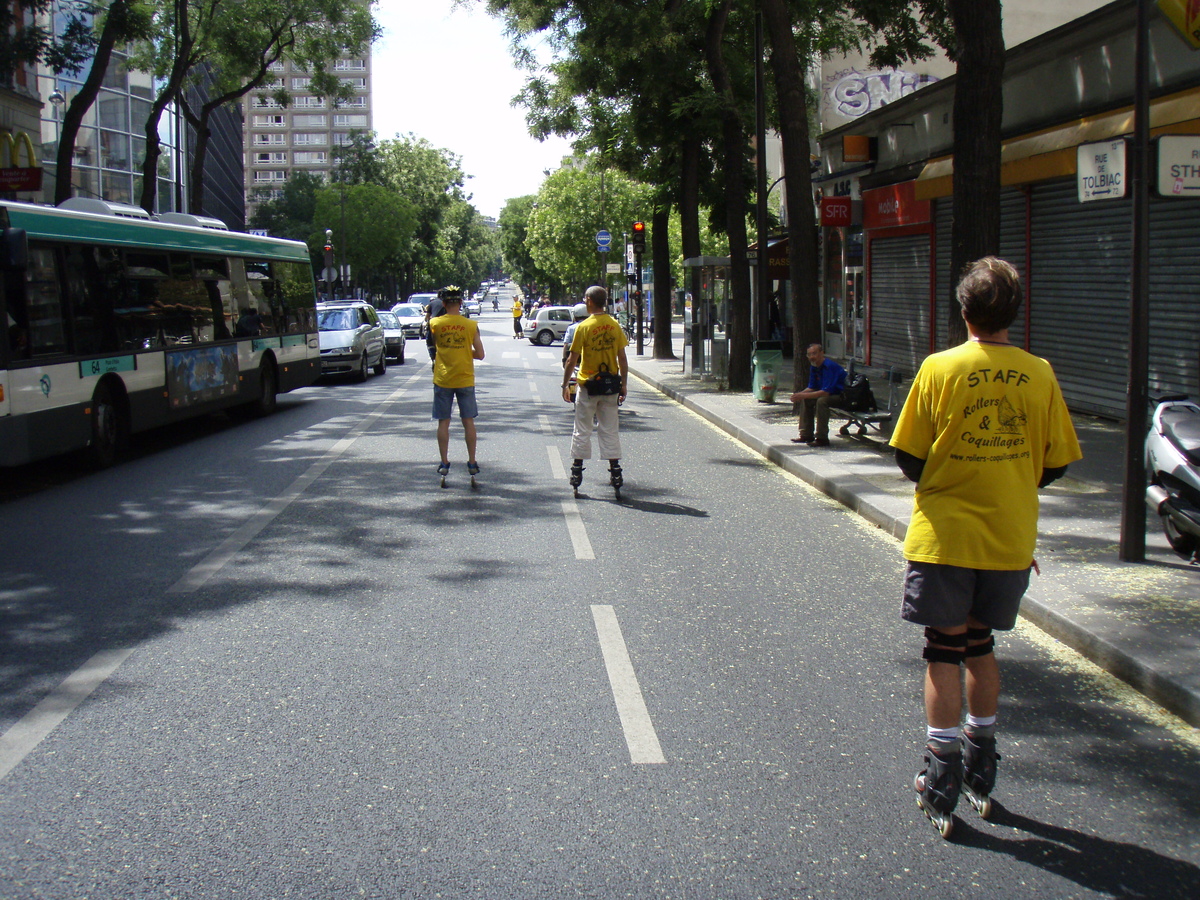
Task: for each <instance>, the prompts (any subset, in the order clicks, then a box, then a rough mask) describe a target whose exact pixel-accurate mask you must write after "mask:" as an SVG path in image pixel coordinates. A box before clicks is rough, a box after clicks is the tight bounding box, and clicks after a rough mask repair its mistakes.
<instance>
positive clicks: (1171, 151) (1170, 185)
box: [1156, 134, 1200, 197]
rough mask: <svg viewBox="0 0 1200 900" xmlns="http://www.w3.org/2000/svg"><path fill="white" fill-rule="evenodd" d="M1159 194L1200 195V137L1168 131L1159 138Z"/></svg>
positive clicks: (1177, 195)
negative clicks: (1168, 132)
mask: <svg viewBox="0 0 1200 900" xmlns="http://www.w3.org/2000/svg"><path fill="white" fill-rule="evenodd" d="M1156 180H1157V183H1158V196H1160V197H1200V137H1197V136H1196V135H1194V134H1164V135H1163V136H1162V137H1160V138H1159V139H1158V178H1157V179H1156Z"/></svg>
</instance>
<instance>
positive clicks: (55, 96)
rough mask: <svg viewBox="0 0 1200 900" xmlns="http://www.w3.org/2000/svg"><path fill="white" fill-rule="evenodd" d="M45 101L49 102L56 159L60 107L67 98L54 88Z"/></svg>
mask: <svg viewBox="0 0 1200 900" xmlns="http://www.w3.org/2000/svg"><path fill="white" fill-rule="evenodd" d="M46 99H47V100H49V101H50V107H51V110H52V114H53V116H54V153H55V156H56V157H57V155H58V142H59V141H60V140H62V105H63V104H64V103H66V102H67V98H66V97H65V96H64V95H63V92H62V91H60V90H59V89H58V88H55V89H54V90H52V91H51V92H50V96H49V97H47V98H46Z"/></svg>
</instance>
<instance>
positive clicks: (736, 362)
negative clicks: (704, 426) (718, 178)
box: [704, 0, 751, 391]
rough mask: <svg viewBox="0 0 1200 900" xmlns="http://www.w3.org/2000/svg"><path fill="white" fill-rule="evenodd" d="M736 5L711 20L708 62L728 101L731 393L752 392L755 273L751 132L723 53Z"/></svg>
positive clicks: (724, 126)
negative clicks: (749, 253) (749, 194)
mask: <svg viewBox="0 0 1200 900" xmlns="http://www.w3.org/2000/svg"><path fill="white" fill-rule="evenodd" d="M731 2H732V0H724V2H723V3H722V4H721V6H720V8H719V9H717V10H716V11H715V12H714V13H713V16H712V18H711V19H710V20H709V24H708V31H707V34H706V37H705V47H704V50H705V57H706V60H707V63H708V71H709V77H710V78H711V79H712V82H713V86H714V87H715V88H716V91H717V94H718V96H720V97H721V98H722V100H723V101H724V110H723V112H722V115H721V157H722V168H723V170H724V171H723V172H722V174H723V175H724V177H725V223H726V226H725V227H726V233H727V234H728V236H729V283H730V300H729V389H730V390H731V391H748V390H750V388H751V377H750V267H749V264H748V261H747V258H746V249H747V245H748V240H747V234H746V214H747V212H748V209H747V205H746V147H747V141H746V128H745V125H744V124H743V122H742V118H741V115H740V114H739V112H738V105H737V102H736V99H735V96H734V92H733V83H732V81H731V80H730V77H729V70H728V69H727V67H726V65H725V59H724V55H723V53H722V50H721V43H722V38H723V37H724V34H725V24H726V22H727V21H728V19H729V8H730V4H731Z"/></svg>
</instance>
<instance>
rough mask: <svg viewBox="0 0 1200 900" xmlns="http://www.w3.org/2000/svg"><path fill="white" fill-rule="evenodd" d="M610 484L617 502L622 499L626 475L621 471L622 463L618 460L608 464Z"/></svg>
mask: <svg viewBox="0 0 1200 900" xmlns="http://www.w3.org/2000/svg"><path fill="white" fill-rule="evenodd" d="M608 483H609V484H611V485H612V488H613V491H614V492H615V493H616V495H617V500H618V501H619V500H620V499H621V485H623V484H624V483H625V478H624V473H623V472H622V471H621V463H620V462H618V461H617V460H615V459H614V460H612V461H611V462H610V463H609V464H608Z"/></svg>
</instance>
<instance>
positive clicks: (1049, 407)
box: [891, 341, 1083, 571]
mask: <svg viewBox="0 0 1200 900" xmlns="http://www.w3.org/2000/svg"><path fill="white" fill-rule="evenodd" d="M891 443H892V446H893V447H896V448H898V449H900V450H903V451H904V452H906V453H911V454H912V455H913V456H916V457H918V458H920V459H924V460H925V469H924V471H923V472H922V474H921V480H920V482H919V483H918V484H917V490H916V496H915V498H914V501H913V515H912V520H911V522H910V523H909V526H908V534H907V535H906V536H905V539H904V557H905V559H908V560H912V561H915V562H932V563H942V564H944V565H952V566H963V567H966V568H971V569H993V570H1001V571H1004V570H1009V571H1011V570H1016V569H1025V568H1027V567H1028V566H1029V565H1030V563H1031V562H1032V561H1033V551H1034V546H1035V545H1036V543H1037V521H1038V495H1037V483H1038V481H1039V480H1040V478H1041V476H1042V469H1043V468H1057V467H1059V466H1065V465H1068V464H1070V463H1073V462H1075V461H1076V460H1078V459H1082V457H1083V454H1082V453H1081V452H1080V450H1079V441H1078V439H1077V438H1076V437H1075V426H1074V425H1073V424H1072V422H1071V416H1070V414H1069V413H1068V411H1067V405H1066V403H1065V402H1064V401H1063V397H1062V390H1061V389H1060V388H1059V386H1058V380H1057V379H1056V378H1055V377H1054V370H1053V369H1052V368H1051V367H1050V364H1049V363H1048V362H1046V361H1045V360H1044V359H1039V358H1038V357H1036V356H1033V355H1031V354H1029V353H1026V352H1025V351H1024V350H1021V349H1020V348H1018V347H1013V346H1009V345H998V344H983V343H979V342H977V341H967V342H966V343H964V344H962V345H960V346H958V347H954V348H952V349H950V350H946V351H944V352H942V353H935V354H933V355H931V356H928V357H926V359H925V361H924V362H923V363H922V364H921V370H920V371H919V372H918V373H917V377H916V378H915V379H914V380H913V385H912V390H910V391H909V394H908V399H907V400H906V401H905V403H904V409H903V410H902V411H901V413H900V418H899V420H898V421H897V422H896V430H895V432H894V433H893V435H892V441H891Z"/></svg>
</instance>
